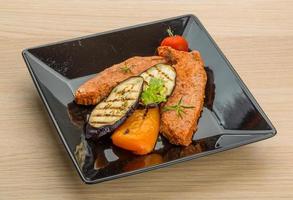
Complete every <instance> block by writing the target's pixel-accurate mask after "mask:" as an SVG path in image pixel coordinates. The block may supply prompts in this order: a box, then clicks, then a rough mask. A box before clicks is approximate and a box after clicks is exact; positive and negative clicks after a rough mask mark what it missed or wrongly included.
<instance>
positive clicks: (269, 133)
mask: <svg viewBox="0 0 293 200" xmlns="http://www.w3.org/2000/svg"><path fill="white" fill-rule="evenodd" d="M183 17H190V18H192V19H193V20H195V21H196V23H198V25H199V26H200V28H201V29H202V30H203V31H204V32H205V34H206V35H207V36H208V37H209V39H210V41H211V42H212V43H213V45H214V46H215V47H216V49H217V51H218V52H219V53H220V55H221V57H222V58H224V60H225V62H226V63H227V65H228V66H229V68H230V69H231V71H232V73H233V75H235V77H236V78H237V80H236V81H237V82H238V83H239V85H240V87H241V88H242V89H243V90H244V92H245V93H246V94H247V96H248V98H249V99H250V100H251V101H252V103H253V105H254V106H255V107H256V108H257V110H258V111H259V113H260V114H261V115H262V117H263V118H264V119H265V120H266V122H267V123H268V125H269V126H270V128H271V129H270V130H266V131H263V132H264V135H262V136H261V137H256V138H253V139H251V140H247V141H246V142H245V143H235V144H233V145H231V146H228V147H222V148H221V149H215V150H211V151H209V152H202V153H198V154H195V155H190V156H186V157H183V158H179V159H176V160H172V161H168V162H164V163H161V164H157V165H153V166H149V167H144V168H141V169H137V170H133V171H130V172H123V173H120V174H116V175H112V176H108V177H104V178H100V179H97V180H88V179H87V178H86V177H84V175H83V173H82V172H81V170H80V169H79V167H78V163H77V162H76V161H75V158H74V157H73V154H71V152H70V148H69V146H68V145H67V143H66V141H65V138H64V137H63V135H62V131H61V130H60V128H59V126H58V124H57V121H56V119H55V118H54V115H53V113H52V111H51V110H50V107H49V105H48V103H47V100H46V98H45V96H44V94H43V92H42V91H41V89H40V86H39V84H38V81H37V79H36V76H35V74H34V72H33V71H32V69H31V67H30V64H29V62H28V60H27V58H26V56H27V55H30V56H32V57H35V56H33V55H32V54H31V53H30V52H29V50H31V49H35V48H40V47H47V46H51V45H55V44H61V43H65V42H70V41H75V40H80V39H85V38H90V37H95V36H99V35H104V34H109V33H113V32H117V31H123V30H128V29H132V28H137V27H142V26H146V25H149V24H154V23H160V22H164V21H169V20H175V19H179V18H183ZM22 56H23V59H24V61H25V63H26V66H27V68H28V71H29V73H30V76H31V77H32V80H33V83H34V85H35V86H36V88H37V91H38V94H39V95H40V97H41V99H42V101H43V103H44V105H45V108H46V110H47V112H48V114H49V116H50V118H51V120H52V122H53V124H54V127H55V129H56V130H57V133H58V135H59V138H60V139H61V141H62V143H63V145H64V147H65V149H66V151H67V154H69V157H70V159H71V161H72V162H73V164H74V166H75V168H76V170H77V172H78V174H79V176H80V178H81V179H82V181H83V182H84V183H86V184H94V183H100V182H104V181H108V180H113V179H116V178H122V177H127V176H130V175H135V174H139V173H142V172H147V171H150V170H154V169H159V168H162V167H167V166H170V165H173V164H178V163H181V162H185V161H189V160H192V159H195V158H200V157H203V156H207V155H210V154H214V153H218V152H223V151H226V150H229V149H233V148H237V147H240V146H244V145H247V144H250V143H254V142H257V141H261V140H265V139H268V138H271V137H273V136H275V135H276V134H277V130H276V128H275V127H274V126H273V124H272V123H271V121H270V119H269V118H268V117H267V115H266V114H265V112H264V111H263V109H262V108H261V107H260V105H259V104H258V103H257V101H256V99H255V98H254V97H253V95H252V94H251V92H250V91H249V89H248V87H247V86H246V85H245V84H244V82H243V80H242V79H241V78H240V76H239V74H238V73H237V72H236V70H235V69H234V68H233V66H232V65H231V63H230V62H229V60H228V59H227V58H226V56H225V55H224V53H223V52H222V50H221V49H220V48H219V46H218V45H217V44H216V42H215V40H214V39H213V38H212V37H211V35H210V34H209V32H208V31H207V30H206V28H205V27H204V26H203V24H202V23H201V22H200V20H199V19H198V18H197V17H196V16H195V15H193V14H186V15H180V16H176V17H171V18H166V19H161V20H156V21H151V22H146V23H141V24H137V25H132V26H128V27H122V28H118V29H113V30H109V31H104V32H100V33H94V34H89V35H86V36H81V37H76V38H72V39H68V40H62V41H57V42H53V43H49V44H44V45H39V46H35V47H30V48H26V49H24V50H23V51H22ZM35 58H36V57H35ZM36 59H37V58H36ZM37 60H38V62H41V63H42V61H40V60H39V59H37Z"/></svg>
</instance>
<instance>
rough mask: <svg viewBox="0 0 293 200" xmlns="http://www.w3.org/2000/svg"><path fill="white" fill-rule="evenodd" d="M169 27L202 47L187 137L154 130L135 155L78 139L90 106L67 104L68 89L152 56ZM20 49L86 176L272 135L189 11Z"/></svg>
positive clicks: (160, 163)
mask: <svg viewBox="0 0 293 200" xmlns="http://www.w3.org/2000/svg"><path fill="white" fill-rule="evenodd" d="M168 27H171V29H172V30H173V31H174V32H175V34H178V35H183V36H184V37H185V38H186V39H187V40H188V43H189V47H190V49H196V50H199V51H200V52H201V55H202V57H203V59H204V61H205V65H206V71H207V73H208V83H207V87H206V99H205V107H204V109H203V112H202V116H201V118H200V120H199V127H198V130H197V131H196V134H194V137H193V142H192V144H191V145H189V146H188V147H179V146H174V145H171V144H169V143H168V141H166V140H165V139H164V138H162V137H159V139H158V141H157V144H156V147H155V150H154V152H153V153H151V154H149V155H146V156H135V155H132V154H131V153H129V152H126V151H123V150H121V149H118V148H117V147H115V146H112V144H111V142H103V143H99V144H97V143H93V142H91V141H87V140H85V139H84V134H83V120H84V116H85V113H87V112H88V110H89V108H87V107H82V106H77V105H75V104H74V103H72V101H73V93H74V91H75V90H76V89H77V88H78V86H79V85H80V84H81V83H83V82H84V81H86V80H87V79H89V78H91V77H92V76H93V75H94V74H96V73H98V72H100V71H102V70H103V69H105V68H106V67H107V66H111V65H112V64H115V63H119V62H121V61H123V60H125V59H127V58H129V57H132V56H150V55H154V54H155V52H156V48H157V47H158V46H159V44H160V41H161V40H162V39H163V38H164V37H165V36H166V29H167V28H168ZM23 56H24V59H25V62H26V64H27V66H28V69H29V72H30V74H31V76H32V79H33V81H34V83H35V85H36V87H37V90H38V92H39V94H40V96H41V98H42V100H43V102H44V104H45V106H46V108H47V110H48V113H49V115H50V117H51V119H52V120H53V122H54V124H55V127H56V129H57V132H58V134H59V136H60V138H61V140H62V142H63V143H64V146H65V148H66V150H67V152H68V154H69V156H70V158H71V159H72V161H73V163H74V165H75V167H76V169H77V171H78V173H79V175H80V176H81V178H82V180H83V181H84V182H86V183H97V182H101V181H105V180H110V179H115V178H119V177H123V176H128V175H132V174H136V173H140V172H144V171H148V170H151V169H156V168H160V167H164V166H167V165H170V164H174V163H178V162H182V161H186V160H190V159H194V158H198V157H201V156H206V155H208V154H211V153H216V152H220V151H224V150H227V149H231V148H235V147H239V146H241V145H244V144H248V143H252V142H256V141H259V140H263V139H266V138H269V137H272V136H274V135H275V134H276V130H275V128H274V127H273V125H272V124H271V122H270V121H269V119H268V118H267V117H266V115H265V114H264V112H263V111H262V109H261V108H260V106H259V105H258V104H257V102H256V100H255V99H254V98H253V96H252V95H251V93H250V92H249V91H248V89H247V87H246V86H245V85H244V83H243V82H242V81H241V79H240V78H239V76H238V75H237V73H236V72H235V70H234V69H233V67H232V66H231V64H230V63H229V61H228V60H227V59H226V58H225V56H224V55H223V53H222V52H221V50H220V49H219V48H218V46H217V45H216V44H215V42H214V41H213V39H212V38H211V36H210V35H209V34H208V32H207V31H206V29H205V28H204V27H203V25H202V24H201V23H200V21H199V20H198V19H197V18H196V17H195V16H193V15H184V16H179V17H174V18H170V19H164V20H160V21H155V22H150V23H145V24H141V25H136V26H132V27H127V28H122V29H118V30H114V31H108V32H104V33H98V34H94V35H90V36H85V37H81V38H77V39H72V40H68V41H63V42H57V43H54V44H49V45H44V46H39V47H35V48H30V49H26V50H24V51H23Z"/></svg>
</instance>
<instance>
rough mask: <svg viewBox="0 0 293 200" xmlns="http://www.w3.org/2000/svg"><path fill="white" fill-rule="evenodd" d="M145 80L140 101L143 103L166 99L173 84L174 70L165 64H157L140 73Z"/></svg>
mask: <svg viewBox="0 0 293 200" xmlns="http://www.w3.org/2000/svg"><path fill="white" fill-rule="evenodd" d="M140 76H141V77H143V79H144V81H145V85H144V91H143V93H142V97H141V98H142V102H143V103H144V104H145V105H148V104H152V103H161V102H164V101H166V100H167V99H166V97H168V96H170V94H171V93H172V91H173V89H174V86H175V78H176V72H175V70H174V68H173V67H171V66H170V65H166V64H157V65H155V66H153V67H151V68H149V69H148V70H146V71H145V72H143V73H142V74H141V75H140Z"/></svg>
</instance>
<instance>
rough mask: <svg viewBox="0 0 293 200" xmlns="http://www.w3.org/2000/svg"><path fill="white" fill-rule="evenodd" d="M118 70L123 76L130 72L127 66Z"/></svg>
mask: <svg viewBox="0 0 293 200" xmlns="http://www.w3.org/2000/svg"><path fill="white" fill-rule="evenodd" d="M120 70H121V71H122V72H123V73H125V74H126V73H130V72H131V69H130V68H129V67H128V66H126V65H124V66H122V67H120Z"/></svg>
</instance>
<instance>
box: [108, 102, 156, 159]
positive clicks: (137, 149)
mask: <svg viewBox="0 0 293 200" xmlns="http://www.w3.org/2000/svg"><path fill="white" fill-rule="evenodd" d="M159 127H160V113H159V108H158V107H155V108H149V109H138V110H135V111H134V113H133V114H132V115H131V116H130V117H129V118H128V119H127V120H126V121H125V122H124V123H123V124H122V125H121V126H120V127H118V128H117V129H116V130H115V132H114V133H113V135H112V141H113V144H114V145H116V146H118V147H120V148H123V149H126V150H129V151H132V152H133V153H134V154H138V155H145V154H148V153H150V152H151V151H152V150H153V148H154V146H155V143H156V141H157V137H158V134H159Z"/></svg>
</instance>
